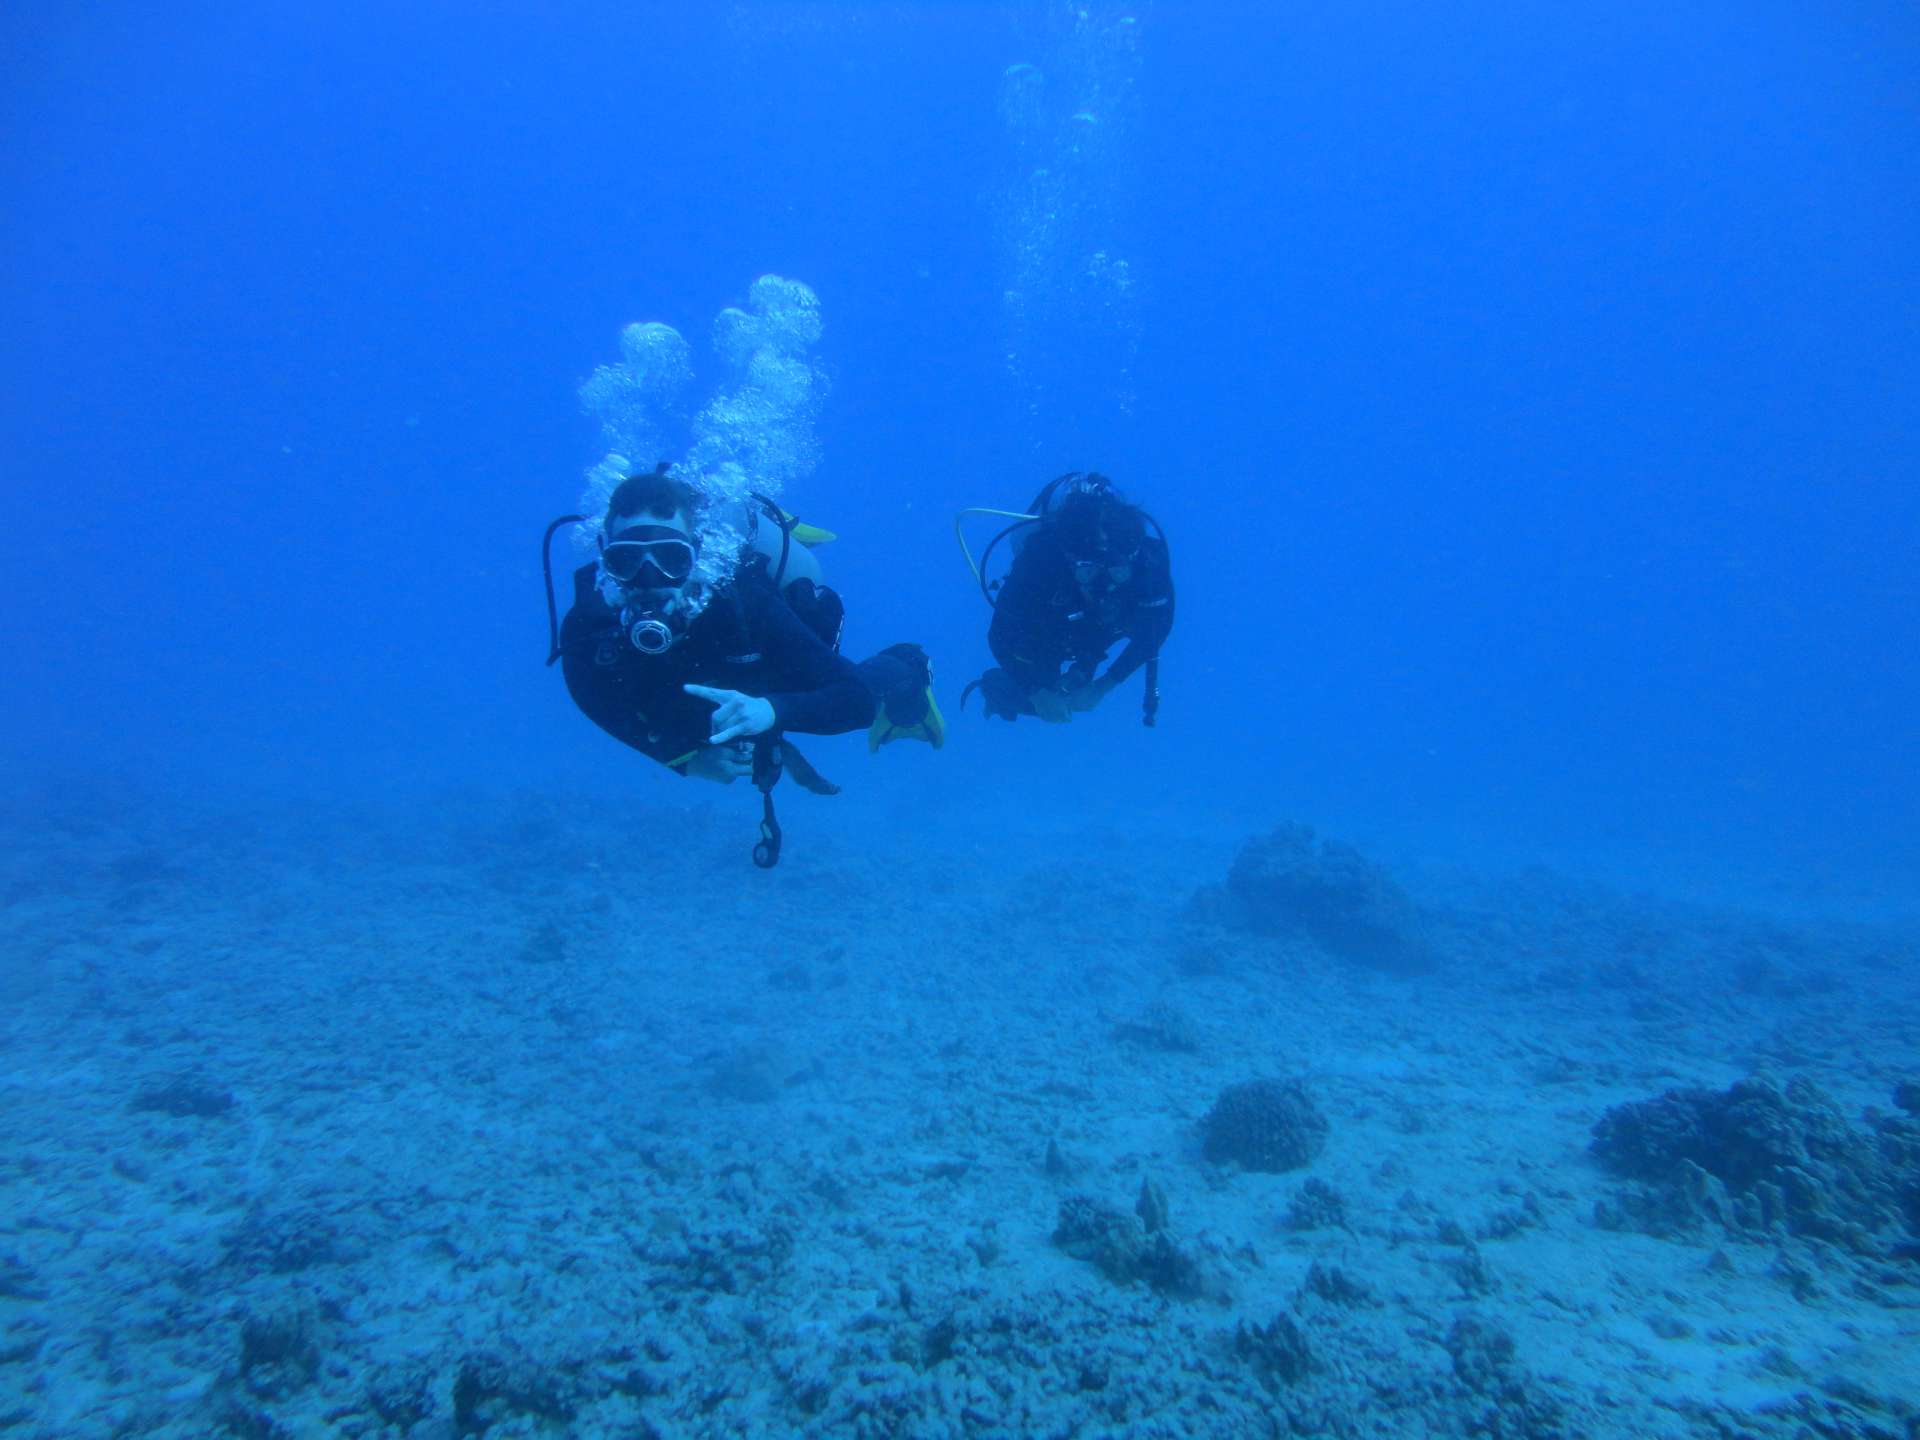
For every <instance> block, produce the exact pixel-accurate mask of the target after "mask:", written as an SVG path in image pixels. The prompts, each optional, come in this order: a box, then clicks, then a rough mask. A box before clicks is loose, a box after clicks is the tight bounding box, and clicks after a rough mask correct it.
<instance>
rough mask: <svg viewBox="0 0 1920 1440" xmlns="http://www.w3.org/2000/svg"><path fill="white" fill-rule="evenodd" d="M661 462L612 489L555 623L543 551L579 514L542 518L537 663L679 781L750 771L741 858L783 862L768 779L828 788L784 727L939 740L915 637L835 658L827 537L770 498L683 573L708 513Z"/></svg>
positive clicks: (726, 779)
mask: <svg viewBox="0 0 1920 1440" xmlns="http://www.w3.org/2000/svg"><path fill="white" fill-rule="evenodd" d="M670 470H671V467H670V465H669V464H668V463H667V462H665V461H662V462H661V463H660V464H659V465H658V466H657V467H656V468H655V469H653V470H652V471H643V472H640V473H638V474H634V475H630V476H628V477H627V478H626V479H625V480H623V481H622V482H621V483H620V484H619V485H618V486H617V487H616V488H615V489H614V492H613V494H612V496H611V497H610V498H609V500H608V503H607V513H606V515H605V517H604V519H603V521H602V523H601V527H600V534H599V537H598V542H599V552H600V553H599V558H598V559H597V560H595V561H593V562H590V563H588V564H586V565H582V566H581V567H580V568H579V569H578V570H576V571H575V572H574V577H573V591H574V593H573V606H572V608H571V609H570V610H569V611H568V612H567V616H566V620H565V623H564V624H562V623H560V622H559V620H558V617H557V613H556V609H555V605H554V596H553V572H552V567H551V561H550V559H549V556H548V550H549V548H550V546H551V544H552V541H553V534H554V531H555V530H557V529H559V527H560V526H562V525H564V524H568V523H569V522H578V521H582V520H585V519H586V517H584V516H578V515H569V516H563V517H562V518H561V519H558V520H556V521H554V522H553V524H552V525H550V526H548V527H547V533H546V537H545V539H544V540H543V542H542V545H541V565H542V569H543V571H544V572H545V574H546V576H547V620H548V627H549V639H550V641H551V645H550V649H549V653H548V656H547V663H548V664H549V665H551V664H553V663H554V662H555V661H556V660H558V661H560V662H561V670H562V673H563V674H564V676H565V677H566V682H567V692H568V694H570V695H571V696H572V697H573V701H574V703H575V704H576V705H578V706H579V707H580V709H581V711H582V712H583V713H585V715H586V716H587V718H588V719H590V720H592V721H593V722H594V724H596V725H598V726H599V727H600V728H601V729H602V730H605V731H606V732H607V733H608V734H609V735H611V736H613V738H614V739H616V740H618V741H620V742H621V743H622V744H625V745H628V746H631V747H632V748H633V749H635V750H638V751H640V752H641V753H642V754H643V755H646V756H648V757H650V758H652V759H654V760H657V761H659V762H660V763H661V764H662V765H665V766H666V767H667V768H668V769H670V770H673V771H675V772H676V773H678V774H681V775H687V776H692V777H695V778H698V779H702V780H711V781H715V782H717V783H719V784H722V785H730V784H732V783H733V782H734V781H735V780H739V779H751V780H752V781H753V783H754V784H755V786H756V787H757V788H759V790H760V791H761V793H762V796H763V818H762V822H761V839H760V843H759V844H758V845H756V846H755V847H754V861H755V863H756V864H759V865H760V866H761V867H762V868H763V869H765V868H770V867H771V866H773V865H774V864H776V863H778V860H779V856H780V827H779V823H778V821H777V820H776V819H775V817H774V812H773V787H774V785H775V784H776V783H777V782H778V780H779V779H780V776H781V774H782V773H783V772H791V773H792V775H793V777H794V779H795V780H796V781H798V782H799V783H800V784H801V785H802V786H803V787H804V788H806V789H808V790H812V791H814V792H815V793H819V794H829V795H831V794H834V793H836V792H837V790H838V788H839V787H838V786H836V785H833V784H832V783H831V782H829V781H827V780H826V779H824V778H823V777H822V776H821V775H820V773H819V772H818V771H817V770H815V769H814V768H813V766H812V765H810V764H809V763H807V761H806V759H805V757H804V756H802V755H801V754H800V752H799V751H798V750H797V749H796V748H795V747H794V746H793V744H792V742H790V741H789V740H787V739H786V736H787V735H788V734H789V733H794V734H808V735H838V734H842V733H844V732H846V731H850V730H859V729H862V728H866V729H867V731H868V737H867V743H868V749H869V750H878V749H879V748H880V747H881V746H882V745H884V744H886V743H887V742H888V741H891V740H898V739H916V740H924V741H926V742H927V743H929V744H931V745H932V746H934V747H935V748H936V749H937V748H939V747H940V746H941V745H942V744H943V743H944V741H945V738H946V734H945V728H944V723H943V721H942V719H941V716H940V712H939V709H938V708H937V707H936V706H935V704H934V701H933V689H932V683H933V674H932V667H931V665H930V664H929V662H928V659H927V656H926V652H925V651H923V650H922V649H921V648H920V647H919V646H918V645H910V644H904V645H892V646H889V647H888V648H887V649H885V650H883V651H881V652H880V653H879V654H878V655H875V656H874V657H872V658H871V659H869V660H866V661H863V662H861V663H860V664H858V665H855V664H854V663H853V662H851V661H849V660H848V659H846V657H845V656H843V655H841V654H840V629H841V623H842V620H843V619H844V616H845V607H844V606H843V605H842V604H841V602H840V597H839V596H838V595H836V594H835V593H834V592H833V591H832V590H831V589H829V588H827V587H825V586H823V585H821V584H820V583H819V579H820V569H819V563H818V560H817V559H816V558H815V557H814V556H813V555H812V554H811V551H810V550H809V549H808V545H809V542H811V543H813V544H818V543H823V542H824V541H826V540H830V539H832V538H833V537H832V536H831V535H829V534H827V533H826V532H825V531H819V530H814V529H812V528H811V527H807V526H803V525H801V524H800V523H799V522H798V521H796V520H795V519H794V518H793V517H792V516H790V515H788V514H787V513H786V512H785V511H783V510H781V509H780V508H779V507H778V506H776V505H774V504H773V503H772V502H771V501H765V500H762V499H760V498H759V497H755V500H754V509H755V511H756V512H757V513H756V514H755V515H754V517H753V521H752V523H751V525H750V529H749V534H748V538H747V541H746V543H745V544H743V545H742V546H741V548H740V552H739V554H738V555H737V556H736V557H734V558H733V559H732V560H731V561H730V562H728V563H726V564H723V565H722V566H721V567H720V570H721V578H720V579H719V580H718V581H716V582H714V583H711V584H709V583H707V582H705V581H703V580H702V579H701V578H700V577H699V576H698V575H696V573H695V572H696V568H697V566H698V562H699V559H700V556H701V550H702V545H703V535H704V533H705V532H706V531H707V530H710V529H711V528H712V527H703V526H702V524H701V521H702V520H703V519H707V518H710V517H708V516H705V515H703V507H702V497H701V495H700V493H699V492H698V491H697V490H696V489H695V488H694V486H693V485H691V484H690V483H688V482H687V481H685V480H683V479H680V478H679V477H677V476H675V475H673V474H671V473H670ZM709 569H711V567H709Z"/></svg>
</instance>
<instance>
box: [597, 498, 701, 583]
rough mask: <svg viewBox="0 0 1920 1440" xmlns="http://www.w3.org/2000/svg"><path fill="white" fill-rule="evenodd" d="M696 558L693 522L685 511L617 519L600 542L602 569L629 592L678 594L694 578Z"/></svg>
mask: <svg viewBox="0 0 1920 1440" xmlns="http://www.w3.org/2000/svg"><path fill="white" fill-rule="evenodd" d="M697 556H698V549H697V547H696V546H695V545H694V542H693V519H692V517H691V516H690V515H688V514H687V512H686V511H685V510H684V509H681V510H675V511H672V512H671V513H669V514H660V513H657V512H652V511H649V512H643V513H640V514H634V515H616V516H614V517H612V518H611V519H610V520H608V522H607V526H606V531H605V533H604V534H603V535H602V536H601V539H600V563H601V565H602V567H603V568H604V569H605V570H606V572H607V574H608V575H610V576H612V577H613V579H614V581H615V582H616V583H617V584H619V585H620V586H621V587H623V588H624V589H626V590H629V591H647V592H651V593H653V594H656V595H658V594H663V593H666V592H672V593H674V594H678V593H679V592H680V591H682V590H684V589H685V588H686V586H687V583H688V582H689V581H690V580H691V579H692V578H693V562H694V560H695V559H696V558H697Z"/></svg>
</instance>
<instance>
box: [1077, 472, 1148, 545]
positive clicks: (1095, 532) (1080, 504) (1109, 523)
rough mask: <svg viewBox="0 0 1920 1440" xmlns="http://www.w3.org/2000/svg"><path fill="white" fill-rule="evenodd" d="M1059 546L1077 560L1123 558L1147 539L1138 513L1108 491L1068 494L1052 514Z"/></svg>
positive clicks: (1145, 529)
mask: <svg viewBox="0 0 1920 1440" xmlns="http://www.w3.org/2000/svg"><path fill="white" fill-rule="evenodd" d="M1054 525H1055V533H1056V534H1058V535H1059V537H1060V543H1061V546H1062V547H1063V548H1064V549H1065V550H1066V552H1067V553H1068V554H1069V555H1072V556H1074V557H1075V558H1077V559H1094V558H1104V557H1107V556H1112V557H1114V558H1115V559H1125V558H1126V557H1128V556H1130V555H1132V554H1133V553H1134V552H1135V551H1136V550H1138V549H1139V548H1140V544H1141V542H1142V541H1144V540H1145V539H1146V538H1147V526H1146V521H1145V520H1144V519H1143V518H1142V516H1141V514H1140V512H1139V510H1137V509H1136V508H1135V507H1133V506H1132V505H1129V504H1128V503H1127V502H1126V501H1124V500H1122V499H1121V498H1120V496H1119V495H1118V494H1117V493H1116V492H1114V491H1113V490H1111V489H1107V490H1101V491H1085V492H1082V493H1079V494H1075V495H1069V496H1068V497H1067V498H1066V500H1065V502H1064V503H1063V504H1062V505H1061V506H1060V508H1059V510H1057V511H1055V512H1054Z"/></svg>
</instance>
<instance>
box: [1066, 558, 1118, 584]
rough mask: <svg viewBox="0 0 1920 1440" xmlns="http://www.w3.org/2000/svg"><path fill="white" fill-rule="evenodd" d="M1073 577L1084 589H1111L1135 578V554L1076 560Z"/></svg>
mask: <svg viewBox="0 0 1920 1440" xmlns="http://www.w3.org/2000/svg"><path fill="white" fill-rule="evenodd" d="M1073 578H1074V583H1076V584H1077V585H1079V586H1080V588H1081V589H1083V590H1111V589H1113V588H1115V587H1116V586H1120V585H1124V584H1126V583H1127V581H1129V580H1131V579H1132V578H1133V556H1131V555H1128V556H1125V557H1124V558H1119V559H1116V558H1114V557H1112V556H1103V557H1101V558H1099V559H1083V560H1075V561H1074V562H1073Z"/></svg>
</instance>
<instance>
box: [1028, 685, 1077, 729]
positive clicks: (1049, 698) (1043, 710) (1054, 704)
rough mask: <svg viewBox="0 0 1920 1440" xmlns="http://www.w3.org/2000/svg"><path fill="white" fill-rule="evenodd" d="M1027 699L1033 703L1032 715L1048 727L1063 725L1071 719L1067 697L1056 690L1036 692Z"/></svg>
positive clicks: (1071, 712) (1071, 714)
mask: <svg viewBox="0 0 1920 1440" xmlns="http://www.w3.org/2000/svg"><path fill="white" fill-rule="evenodd" d="M1028 698H1029V699H1030V700H1031V701H1032V702H1033V713H1034V714H1036V715H1038V716H1039V717H1040V718H1041V719H1042V720H1044V721H1046V722H1047V723H1048V724H1049V725H1064V724H1066V723H1067V722H1068V721H1069V720H1071V719H1073V711H1072V710H1071V709H1070V708H1069V707H1068V704H1067V697H1066V696H1064V695H1062V694H1061V693H1060V692H1059V691H1058V690H1036V691H1034V692H1033V694H1032V695H1031V696H1029V697H1028Z"/></svg>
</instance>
